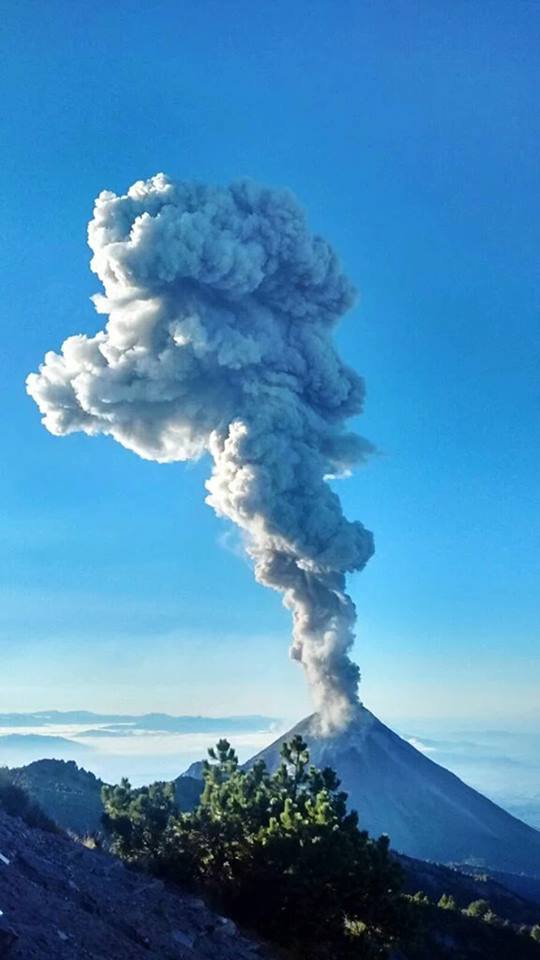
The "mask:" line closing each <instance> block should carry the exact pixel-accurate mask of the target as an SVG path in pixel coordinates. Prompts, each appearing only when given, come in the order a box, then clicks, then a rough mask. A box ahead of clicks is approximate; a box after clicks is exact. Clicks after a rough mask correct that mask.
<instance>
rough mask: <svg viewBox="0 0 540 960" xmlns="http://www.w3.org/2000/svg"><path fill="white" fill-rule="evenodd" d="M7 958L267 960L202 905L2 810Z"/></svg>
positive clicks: (0, 871)
mask: <svg viewBox="0 0 540 960" xmlns="http://www.w3.org/2000/svg"><path fill="white" fill-rule="evenodd" d="M0 911H1V912H2V916H0V957H4V956H6V957H9V960H120V958H121V960H143V958H144V960H188V958H189V960H261V958H267V960H269V957H270V954H269V953H268V952H267V950H266V948H265V947H263V946H262V945H260V944H258V943H256V942H255V941H252V940H249V939H247V938H246V937H244V936H242V935H241V933H240V932H239V931H238V929H237V927H236V925H235V924H234V923H233V922H232V921H231V920H228V919H225V918H223V917H220V916H218V915H217V914H215V913H213V912H212V911H210V910H209V909H208V908H207V907H206V906H205V904H204V903H203V902H202V901H201V900H198V899H197V898H195V897H192V896H188V895H186V894H183V893H177V892H176V891H174V890H172V889H170V888H167V887H165V886H164V884H163V883H162V882H161V881H159V880H156V879H153V878H151V877H148V876H145V875H144V874H140V873H137V872H135V871H132V870H130V869H127V868H126V867H124V866H123V864H122V863H120V862H119V861H118V860H115V859H113V858H111V857H109V856H108V855H107V854H105V853H103V852H102V851H98V850H88V849H87V848H86V847H84V846H82V845H81V844H80V843H77V842H75V841H73V840H70V839H69V838H67V837H65V836H63V835H61V834H54V833H49V832H44V831H42V830H37V829H31V828H29V827H27V826H25V824H24V823H23V822H22V821H21V820H19V819H17V818H13V817H9V816H7V815H6V814H5V813H4V812H3V811H2V810H0Z"/></svg>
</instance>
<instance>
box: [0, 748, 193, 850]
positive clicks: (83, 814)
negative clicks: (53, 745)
mask: <svg viewBox="0 0 540 960" xmlns="http://www.w3.org/2000/svg"><path fill="white" fill-rule="evenodd" d="M9 776H10V779H11V780H12V782H13V783H14V784H16V786H18V787H21V788H22V789H23V790H24V791H25V792H26V793H27V794H28V796H29V797H31V799H32V800H34V801H35V802H36V803H38V804H39V806H40V807H41V809H42V810H43V812H44V813H46V814H47V816H48V817H50V818H51V820H54V822H55V823H56V824H57V825H58V826H59V827H61V828H62V829H63V830H70V831H72V832H73V833H75V834H77V836H80V837H84V836H86V835H87V834H95V833H100V832H101V830H102V823H101V817H102V814H103V805H102V802H101V790H102V787H103V786H104V781H103V780H100V779H99V777H96V776H95V775H94V774H93V773H91V772H90V771H88V770H84V769H83V768H82V767H79V766H77V764H76V763H75V762H74V761H73V760H36V761H34V763H29V764H27V766H24V767H18V768H14V769H12V770H10V771H9ZM174 785H175V794H176V802H177V804H178V807H179V809H180V810H191V809H193V807H194V806H196V804H197V802H198V800H199V797H200V794H201V790H202V783H201V781H200V780H195V779H194V778H193V777H178V778H177V779H176V780H175V781H174Z"/></svg>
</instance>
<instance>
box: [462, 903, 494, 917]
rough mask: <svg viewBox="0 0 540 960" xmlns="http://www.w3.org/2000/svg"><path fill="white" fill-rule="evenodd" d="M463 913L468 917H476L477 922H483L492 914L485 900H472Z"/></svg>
mask: <svg viewBox="0 0 540 960" xmlns="http://www.w3.org/2000/svg"><path fill="white" fill-rule="evenodd" d="M465 913H466V914H467V916H468V917H476V918H477V919H479V920H483V919H484V918H485V917H486V916H488V915H489V914H491V913H492V910H491V906H490V904H489V903H488V901H487V900H473V901H472V903H470V904H469V906H468V907H467V909H466V910H465Z"/></svg>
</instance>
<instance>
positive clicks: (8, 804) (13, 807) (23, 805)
mask: <svg viewBox="0 0 540 960" xmlns="http://www.w3.org/2000/svg"><path fill="white" fill-rule="evenodd" d="M0 807H1V808H2V810H4V812H5V813H8V814H9V815H10V816H11V817H20V818H21V820H23V821H24V822H25V823H26V824H27V826H29V827H38V828H39V829H40V830H47V831H49V833H60V830H59V828H58V827H57V826H56V824H55V823H54V821H53V820H51V819H50V817H48V816H47V815H46V814H45V813H44V812H43V810H42V809H41V807H40V806H39V804H37V803H34V801H33V800H31V799H30V797H29V796H28V794H27V793H26V792H25V791H24V790H23V789H22V787H19V786H17V785H16V784H15V783H13V781H12V779H11V773H10V771H9V770H8V768H7V767H1V768H0Z"/></svg>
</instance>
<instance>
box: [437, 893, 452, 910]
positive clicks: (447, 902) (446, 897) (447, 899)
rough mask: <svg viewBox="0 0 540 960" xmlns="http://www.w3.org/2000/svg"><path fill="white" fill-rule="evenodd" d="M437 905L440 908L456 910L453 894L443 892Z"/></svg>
mask: <svg viewBox="0 0 540 960" xmlns="http://www.w3.org/2000/svg"><path fill="white" fill-rule="evenodd" d="M437 906H438V907H440V908H441V910H457V905H456V901H455V900H454V898H453V896H452V895H451V894H448V893H443V895H442V897H441V898H440V900H439V902H438V904H437Z"/></svg>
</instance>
